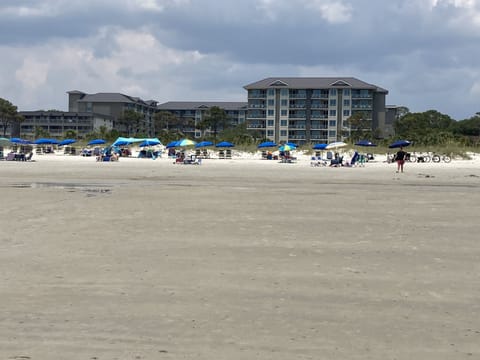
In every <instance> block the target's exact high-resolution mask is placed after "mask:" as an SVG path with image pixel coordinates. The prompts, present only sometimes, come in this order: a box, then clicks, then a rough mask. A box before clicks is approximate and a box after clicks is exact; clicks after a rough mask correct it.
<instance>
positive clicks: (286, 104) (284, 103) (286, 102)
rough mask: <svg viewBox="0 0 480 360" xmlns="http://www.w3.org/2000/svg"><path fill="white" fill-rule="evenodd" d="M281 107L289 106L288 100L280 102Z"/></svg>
mask: <svg viewBox="0 0 480 360" xmlns="http://www.w3.org/2000/svg"><path fill="white" fill-rule="evenodd" d="M280 105H281V106H288V100H287V99H282V100H281V102H280Z"/></svg>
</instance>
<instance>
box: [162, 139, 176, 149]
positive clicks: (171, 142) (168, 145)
mask: <svg viewBox="0 0 480 360" xmlns="http://www.w3.org/2000/svg"><path fill="white" fill-rule="evenodd" d="M177 144H178V140H175V141H170V142H169V143H168V144H167V146H165V147H166V148H167V149H170V148H174V147H177V146H178V145H177Z"/></svg>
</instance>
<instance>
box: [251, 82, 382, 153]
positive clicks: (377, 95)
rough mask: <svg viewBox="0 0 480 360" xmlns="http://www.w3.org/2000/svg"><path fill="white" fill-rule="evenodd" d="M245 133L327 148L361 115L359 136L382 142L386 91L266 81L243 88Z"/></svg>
mask: <svg viewBox="0 0 480 360" xmlns="http://www.w3.org/2000/svg"><path fill="white" fill-rule="evenodd" d="M244 89H246V90H247V92H248V114H247V129H249V130H251V131H253V132H254V133H256V134H257V136H258V137H264V138H267V139H270V140H273V141H275V142H287V141H290V142H294V143H297V144H304V143H313V142H316V143H329V142H332V141H341V140H343V139H345V138H347V137H348V136H349V135H350V131H351V130H352V128H351V126H350V124H349V121H348V119H349V118H350V117H351V116H352V115H354V114H355V113H361V115H360V116H361V118H362V124H363V126H364V127H365V128H364V129H362V130H370V131H372V132H373V133H375V135H376V136H377V137H383V136H384V130H385V112H386V110H385V97H386V95H387V94H388V91H387V90H385V89H382V88H381V87H378V86H376V85H372V84H368V83H366V82H364V81H361V80H358V79H356V78H353V77H308V78H307V77H305V78H301V77H278V78H274V77H270V78H266V79H263V80H261V81H257V82H254V83H251V84H249V85H246V86H244Z"/></svg>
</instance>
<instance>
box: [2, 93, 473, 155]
mask: <svg viewBox="0 0 480 360" xmlns="http://www.w3.org/2000/svg"><path fill="white" fill-rule="evenodd" d="M366 118H367V117H366V116H365V114H362V113H355V114H353V115H352V116H351V117H350V118H349V119H348V123H349V126H350V132H349V133H348V137H349V138H348V140H349V141H350V142H356V141H358V140H361V139H367V138H369V139H377V140H381V139H379V137H380V136H379V135H380V134H379V133H378V131H375V130H373V131H372V129H371V121H369V120H365V119H366ZM22 121H23V118H22V116H21V115H20V114H19V113H18V109H17V107H16V106H15V105H13V104H12V103H11V102H9V101H8V100H5V99H2V98H0V126H1V129H2V130H3V136H6V135H7V134H6V132H7V129H8V128H9V127H12V126H13V125H14V124H18V123H21V122H22ZM116 125H117V126H116V128H115V129H113V130H107V129H106V128H105V127H102V128H100V129H99V130H97V131H95V132H93V133H91V134H88V135H87V136H86V138H87V139H93V138H96V137H100V138H104V139H107V140H114V139H116V138H117V137H118V136H136V137H148V136H147V134H148V126H149V125H148V124H147V123H145V119H144V116H143V114H140V113H137V112H135V111H133V110H126V111H125V112H124V114H123V116H122V117H121V118H120V119H117V124H116ZM393 127H394V132H395V135H394V136H393V137H390V138H388V139H383V140H384V142H385V143H387V142H388V141H391V140H394V139H406V140H409V141H413V142H414V143H415V144H417V145H425V146H432V145H448V144H459V145H465V146H474V147H477V146H479V145H480V112H477V113H476V114H475V115H473V116H472V117H470V118H468V119H464V120H459V121H457V120H454V119H452V118H451V117H450V116H448V115H446V114H442V113H440V112H438V111H436V110H428V111H425V112H417V113H412V112H410V111H409V110H408V108H406V107H403V108H401V109H400V110H399V111H398V112H397V118H396V119H395V121H394V124H393ZM153 128H154V133H155V136H157V137H159V138H160V139H162V141H163V142H169V141H173V140H178V139H179V138H182V137H185V136H186V135H187V133H188V132H191V131H192V130H195V129H197V130H200V131H202V132H203V133H204V134H205V136H204V140H213V141H216V140H217V138H219V137H221V139H222V140H226V141H231V142H234V143H236V144H239V145H240V144H244V145H248V144H252V143H254V142H256V141H258V140H264V138H265V135H264V134H263V133H252V132H251V131H248V130H247V127H246V124H232V123H231V122H229V118H228V115H227V113H226V112H225V110H223V109H221V108H219V107H217V106H213V107H211V108H210V109H208V110H206V112H205V114H204V116H203V118H202V120H201V121H200V122H197V123H195V119H194V118H193V117H191V118H179V117H177V116H175V115H174V114H172V113H170V112H168V111H160V112H158V113H156V114H155V115H154V117H153ZM207 129H208V130H209V131H206V130H207ZM35 132H36V134H35V135H36V136H37V137H38V136H42V137H43V136H45V137H48V134H47V133H46V131H45V130H44V129H42V128H39V129H36V130H35ZM65 135H68V137H76V134H75V132H74V131H69V133H68V134H65ZM344 135H347V134H344Z"/></svg>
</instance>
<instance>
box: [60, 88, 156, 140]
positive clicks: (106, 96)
mask: <svg viewBox="0 0 480 360" xmlns="http://www.w3.org/2000/svg"><path fill="white" fill-rule="evenodd" d="M156 108H157V102H156V101H154V100H147V101H144V100H142V99H140V98H138V97H133V96H128V95H124V94H120V93H96V94H86V93H83V92H81V91H77V90H75V91H69V92H68V111H69V112H80V113H91V114H101V115H107V116H109V117H111V119H112V121H113V127H114V128H115V129H117V130H120V131H122V130H128V129H127V128H126V126H125V124H124V122H122V121H121V119H122V118H123V116H124V114H125V111H126V110H133V111H134V112H136V113H140V114H142V117H143V118H142V121H141V123H140V124H138V127H137V128H135V129H133V132H134V133H133V134H128V135H129V136H130V135H136V134H137V133H141V134H144V135H147V136H154V135H155V134H154V124H153V116H154V114H155V111H156Z"/></svg>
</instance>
